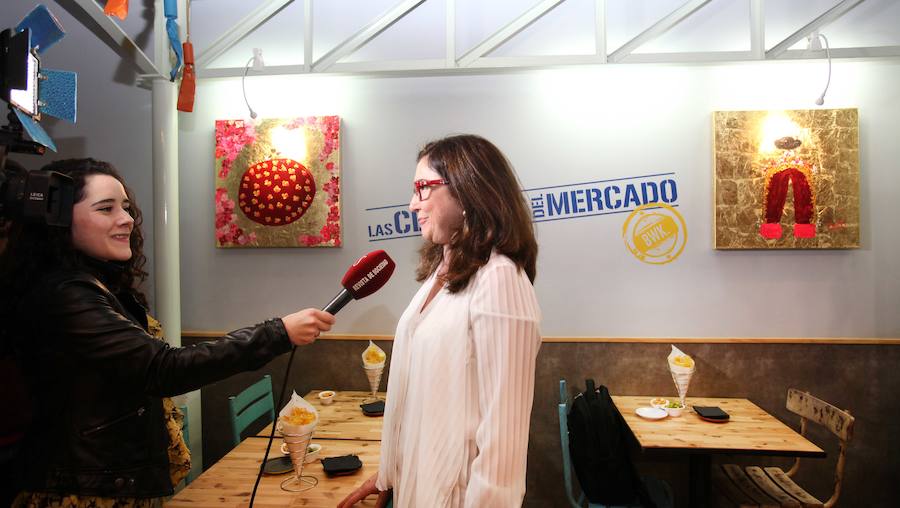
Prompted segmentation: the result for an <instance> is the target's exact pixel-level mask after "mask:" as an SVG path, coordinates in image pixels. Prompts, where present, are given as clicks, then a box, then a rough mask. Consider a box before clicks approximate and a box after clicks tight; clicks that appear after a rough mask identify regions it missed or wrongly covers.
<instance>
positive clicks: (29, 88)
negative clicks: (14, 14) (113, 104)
mask: <svg viewBox="0 0 900 508" xmlns="http://www.w3.org/2000/svg"><path fill="white" fill-rule="evenodd" d="M64 35H65V32H64V31H63V29H62V26H61V25H60V24H59V21H58V20H57V19H56V17H54V16H53V14H51V13H50V11H49V10H47V8H46V7H45V6H43V5H39V6H37V7H35V8H34V10H32V11H31V12H30V13H28V15H27V16H25V18H24V19H23V20H22V21H21V22H20V23H19V24H18V25H17V26H16V27H15V29H14V30H13V29H7V30H4V31H3V32H2V33H0V46H2V51H0V55H2V63H0V82H2V83H0V85H2V86H0V89H2V91H3V93H2V95H3V97H2V99H3V100H5V101H7V102H8V103H9V105H10V109H11V110H12V113H13V115H11V121H16V122H17V124H18V125H10V126H8V127H6V128H4V131H3V133H2V134H3V144H4V146H8V147H10V150H11V151H20V150H25V148H26V147H25V146H24V145H21V146H20V144H15V140H14V139H13V138H14V137H15V135H16V132H18V130H19V129H20V128H21V130H22V131H23V134H24V135H26V136H27V137H28V139H29V140H30V142H32V143H35V145H34V146H35V148H34V149H33V150H28V151H32V152H37V153H43V149H44V148H49V149H51V150H53V151H56V145H55V144H54V143H53V140H52V139H50V136H49V135H48V134H47V132H46V131H44V129H43V128H42V127H41V125H40V124H39V123H38V122H40V120H41V115H43V114H47V115H50V116H53V117H56V118H60V119H63V120H68V121H70V122H74V121H75V116H76V115H75V113H76V109H77V102H76V96H77V90H78V81H77V78H76V75H75V73H74V72H70V71H60V70H53V69H46V68H43V67H41V60H40V55H41V54H43V53H44V52H45V51H47V50H48V49H50V48H51V47H52V46H53V45H54V44H56V43H57V42H59V40H60V39H62V38H63V36H64ZM12 118H14V119H15V120H12ZM7 137H9V138H10V139H6V138H7ZM14 144H15V146H13V145H14Z"/></svg>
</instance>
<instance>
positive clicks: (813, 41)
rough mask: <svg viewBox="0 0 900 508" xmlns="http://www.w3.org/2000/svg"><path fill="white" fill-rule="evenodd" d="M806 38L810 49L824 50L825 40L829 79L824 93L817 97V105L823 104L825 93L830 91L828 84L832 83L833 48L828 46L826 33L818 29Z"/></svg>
mask: <svg viewBox="0 0 900 508" xmlns="http://www.w3.org/2000/svg"><path fill="white" fill-rule="evenodd" d="M806 40H807V47H806V49H808V50H809V51H822V41H825V56H826V57H828V80H827V81H825V89H824V90H822V95H820V96H819V98H818V99H816V105H817V106H821V105H823V104H825V94H826V93H827V92H828V85H830V84H831V48H830V47H829V46H828V38H827V37H825V34H820V33H819V31H818V30H815V31H813V33H811V34H809V36H808V37H807V38H806Z"/></svg>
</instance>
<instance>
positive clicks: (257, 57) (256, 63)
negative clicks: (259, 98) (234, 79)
mask: <svg viewBox="0 0 900 508" xmlns="http://www.w3.org/2000/svg"><path fill="white" fill-rule="evenodd" d="M251 65H252V67H253V70H254V71H262V70H263V69H264V68H265V65H266V64H265V62H263V57H262V49H261V48H253V56H251V57H250V59H249V60H247V63H246V64H245V65H244V75H243V76H242V77H241V91H242V92H243V93H244V104H246V105H247V110H248V111H250V118H251V119H253V120H256V116H257V115H256V111H253V108H251V107H250V102H249V101H248V100H247V86H246V84H245V80H246V79H247V72H249V71H250V67H251Z"/></svg>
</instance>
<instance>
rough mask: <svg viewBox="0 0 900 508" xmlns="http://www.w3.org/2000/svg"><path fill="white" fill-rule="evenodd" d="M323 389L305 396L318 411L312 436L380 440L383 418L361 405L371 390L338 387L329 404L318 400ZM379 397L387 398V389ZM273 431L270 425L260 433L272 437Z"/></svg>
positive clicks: (370, 397)
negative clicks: (365, 411)
mask: <svg viewBox="0 0 900 508" xmlns="http://www.w3.org/2000/svg"><path fill="white" fill-rule="evenodd" d="M321 391H322V390H312V391H310V392H309V393H307V394H306V396H304V397H303V398H304V399H306V401H307V402H309V403H310V404H312V405H313V407H315V408H316V411H318V412H319V423H318V424H317V425H316V430H315V433H314V434H313V438H318V439H355V440H364V441H381V425H382V423H383V422H384V418H382V417H380V416H366V415H364V414H363V412H362V409H360V408H359V405H360V404H362V403H363V402H366V401H370V400H372V392H355V391H336V392H335V396H334V400H333V401H332V403H331V404H329V405H327V406H326V405H323V404H322V401H321V400H319V397H318V394H319V392H321ZM378 398H379V399H381V400H385V392H378ZM270 432H272V426H271V425H267V426H266V428H264V429H263V430H261V431H260V432H259V434H257V436H258V437H269V433H270ZM276 435H278V434H277V433H276Z"/></svg>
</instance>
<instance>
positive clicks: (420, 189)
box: [413, 179, 450, 201]
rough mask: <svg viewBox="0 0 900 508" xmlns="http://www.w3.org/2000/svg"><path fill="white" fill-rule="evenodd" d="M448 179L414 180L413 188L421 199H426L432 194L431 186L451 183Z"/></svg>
mask: <svg viewBox="0 0 900 508" xmlns="http://www.w3.org/2000/svg"><path fill="white" fill-rule="evenodd" d="M449 184H450V182H449V181H448V180H443V179H441V180H416V181H415V182H413V190H414V192H415V193H416V195H418V196H419V201H425V200H426V199H428V197H429V196H431V188H432V187H434V186H437V185H449Z"/></svg>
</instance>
